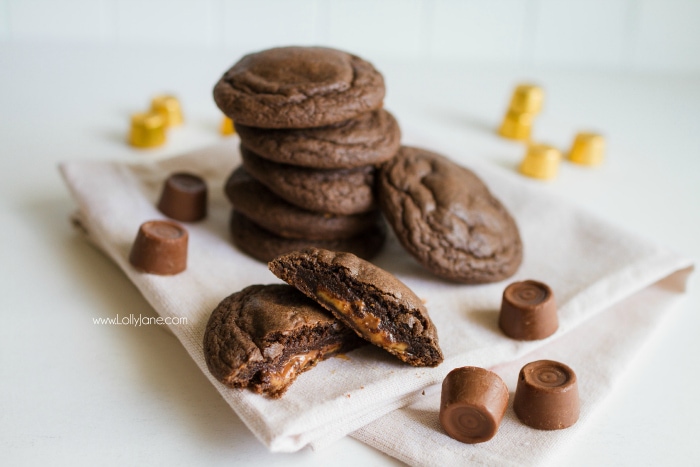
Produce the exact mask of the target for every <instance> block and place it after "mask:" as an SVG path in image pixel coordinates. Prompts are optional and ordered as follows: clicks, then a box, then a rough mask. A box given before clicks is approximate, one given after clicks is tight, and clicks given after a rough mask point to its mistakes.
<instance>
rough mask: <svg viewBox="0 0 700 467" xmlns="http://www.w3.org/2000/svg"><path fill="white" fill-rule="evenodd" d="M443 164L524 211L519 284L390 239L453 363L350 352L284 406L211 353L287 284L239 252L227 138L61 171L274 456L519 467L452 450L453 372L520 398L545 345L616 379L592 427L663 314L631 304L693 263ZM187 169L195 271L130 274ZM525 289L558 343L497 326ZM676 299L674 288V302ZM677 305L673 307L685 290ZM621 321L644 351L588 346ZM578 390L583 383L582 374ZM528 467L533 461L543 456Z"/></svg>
mask: <svg viewBox="0 0 700 467" xmlns="http://www.w3.org/2000/svg"><path fill="white" fill-rule="evenodd" d="M446 155H448V156H450V157H452V158H453V159H455V160H456V161H457V162H460V163H463V164H465V165H467V166H468V167H469V168H471V169H473V170H474V171H475V172H476V173H477V174H478V175H479V176H480V177H481V178H482V179H483V180H484V181H485V182H486V184H487V185H488V186H489V188H490V189H491V191H492V193H493V194H494V195H495V196H496V197H498V198H499V199H500V200H501V201H502V202H503V204H504V205H505V206H506V207H507V208H508V209H509V211H510V212H511V213H512V214H513V216H514V218H515V219H516V221H517V223H518V225H519V228H520V231H521V235H522V238H523V244H524V261H523V264H522V266H521V267H520V269H519V271H518V273H517V274H516V275H515V276H514V277H512V278H510V279H509V280H508V281H504V282H500V283H494V284H486V285H479V286H469V285H463V284H454V283H449V282H445V281H443V280H441V279H439V278H436V277H434V276H432V275H431V274H430V273H429V272H427V271H425V270H424V269H423V268H422V267H421V266H420V265H419V264H418V263H417V262H416V261H415V260H413V258H412V257H411V256H410V255H409V254H408V253H406V252H405V251H404V250H403V249H402V248H401V247H400V245H399V244H398V242H397V241H396V239H395V238H393V237H391V236H390V237H389V238H388V241H387V244H386V246H385V248H384V249H383V251H382V253H381V254H380V255H379V256H378V257H377V258H375V259H374V260H373V262H374V263H375V264H377V265H378V266H380V267H382V268H384V269H386V270H388V271H390V272H392V273H393V274H395V275H396V276H397V277H399V279H401V280H402V281H403V282H405V283H406V284H407V285H408V286H409V287H410V288H412V289H413V290H414V291H415V292H416V293H417V295H418V296H419V297H421V298H423V299H424V300H425V301H426V306H427V308H428V311H429V312H430V315H431V318H432V320H433V322H434V323H435V325H436V328H437V330H438V334H439V337H440V345H441V347H442V349H443V352H444V354H445V361H444V362H443V363H442V364H441V365H440V366H439V367H437V368H414V367H411V366H408V365H406V364H403V363H402V362H400V361H399V360H397V359H395V358H394V357H392V356H391V355H389V354H388V353H386V352H384V351H382V350H380V349H378V348H376V347H374V346H366V347H364V348H361V349H357V350H355V351H352V352H350V353H348V354H347V358H332V359H329V360H327V361H324V362H321V363H319V364H318V366H317V367H315V368H314V369H313V370H311V371H309V372H306V373H304V374H302V375H301V376H300V377H299V378H298V379H297V381H296V382H295V383H294V384H293V385H292V386H291V388H290V389H289V390H288V392H287V393H286V394H285V395H284V396H283V397H282V398H281V399H278V400H270V399H267V398H265V397H262V396H260V395H258V394H254V393H252V392H250V391H247V390H232V389H229V388H227V387H225V386H223V385H222V384H221V383H219V382H218V381H216V380H215V379H214V378H213V377H212V376H211V375H210V374H209V371H208V369H207V367H206V364H205V362H204V356H203V352H202V337H203V333H204V329H205V326H206V323H207V321H208V319H209V315H210V314H211V311H212V310H213V309H214V308H215V307H216V305H217V304H218V303H219V302H220V301H221V300H222V299H223V298H225V297H226V296H228V295H230V294H231V293H233V292H236V291H238V290H240V289H242V288H244V287H246V286H248V285H251V284H256V283H259V284H267V283H275V282H279V280H278V279H277V278H276V277H275V276H274V275H273V274H272V273H271V272H269V271H268V269H267V265H265V264H262V263H260V262H257V261H256V260H253V259H251V258H249V257H248V256H246V255H245V254H243V253H241V252H240V251H238V250H237V249H236V247H235V246H233V245H232V243H231V241H230V237H229V231H228V218H229V214H230V209H231V206H230V203H229V202H228V200H227V199H226V198H225V196H224V194H223V186H224V183H225V180H226V178H227V177H228V175H229V174H230V173H231V171H232V170H233V169H234V168H235V167H236V166H237V165H238V164H239V163H240V154H239V152H238V139H237V138H235V137H233V138H229V139H228V140H227V141H226V142H224V143H222V144H219V145H216V146H213V147H210V148H205V149H203V150H199V151H194V152H192V153H188V154H185V155H183V156H180V157H175V158H171V159H166V160H161V161H151V162H144V163H139V164H126V163H104V162H85V161H81V162H67V163H64V164H61V166H60V170H61V173H62V175H63V177H64V179H65V182H66V184H67V186H68V188H69V190H70V192H71V194H72V196H73V197H74V199H75V201H76V203H77V204H78V211H77V213H76V216H75V224H76V225H77V226H80V229H81V231H84V232H85V233H86V234H87V237H88V238H89V239H90V240H91V241H92V242H93V243H94V244H95V245H97V246H98V247H99V248H100V249H101V250H103V251H104V252H105V253H106V254H107V255H108V256H109V257H110V258H111V259H112V260H113V261H114V262H115V263H116V264H117V265H118V266H119V267H120V268H121V269H122V270H123V271H124V273H125V274H126V275H127V276H128V277H129V278H130V280H132V281H133V282H134V284H135V285H136V286H137V287H138V288H139V290H140V291H141V292H142V293H143V295H144V297H145V298H146V299H147V300H148V301H149V303H150V304H151V305H152V306H153V308H154V309H155V310H156V312H157V313H158V314H159V315H161V316H163V317H178V318H187V323H186V324H178V325H172V326H170V329H171V330H172V332H173V333H174V334H175V335H176V336H177V338H178V339H179V340H180V342H181V343H182V345H183V346H184V347H185V348H186V350H187V352H188V353H189V354H190V356H191V357H192V358H193V359H194V361H195V362H196V363H197V365H199V367H200V368H201V370H202V371H203V372H204V374H205V375H206V376H207V377H208V378H209V379H210V381H211V382H212V384H214V386H216V388H217V389H218V390H219V392H220V393H221V395H222V397H223V398H224V399H225V400H226V401H227V402H228V404H229V405H230V406H231V407H232V408H233V410H234V411H235V412H236V414H237V415H238V416H239V417H240V418H241V419H242V420H243V421H244V423H245V424H246V425H247V426H248V428H249V429H250V430H251V431H252V432H253V433H254V434H255V435H256V436H257V438H258V439H260V441H261V442H263V443H264V444H265V445H266V446H267V447H268V448H269V449H270V450H272V451H280V452H291V451H296V450H298V449H301V448H303V447H304V446H307V445H311V446H313V447H316V448H319V447H323V446H325V445H327V444H329V443H331V442H333V441H335V440H337V439H339V438H341V437H343V436H345V435H347V434H349V433H351V432H355V433H353V436H355V437H357V438H358V439H360V440H362V441H364V442H367V443H369V444H371V445H373V446H375V447H377V448H378V449H381V450H383V451H385V452H387V453H389V454H391V455H393V456H395V457H398V458H399V459H402V460H404V461H405V462H408V463H411V464H416V465H427V464H433V465H434V464H435V461H436V458H435V457H433V455H434V454H435V450H434V449H432V448H433V447H436V446H439V447H441V448H444V447H445V446H450V447H449V449H448V450H446V451H445V452H443V453H441V455H444V456H445V457H444V463H443V465H450V463H454V462H463V461H464V460H475V461H477V460H479V459H481V460H483V459H486V460H484V463H489V462H490V461H489V459H495V460H499V461H500V460H501V459H503V460H504V462H505V461H506V460H508V459H515V461H514V462H516V463H517V459H518V458H517V457H511V456H510V455H509V454H507V451H503V450H500V451H499V450H489V452H491V451H493V452H494V454H493V455H498V457H494V458H491V457H488V456H489V455H490V454H479V453H478V452H477V453H476V454H475V453H474V450H473V449H471V448H470V447H467V448H465V445H463V444H461V443H458V444H459V446H455V445H454V443H455V442H453V440H451V438H449V437H447V436H446V435H445V434H444V432H443V431H442V429H441V428H440V427H439V424H436V423H437V416H436V411H437V408H438V404H439V385H440V383H441V382H442V379H443V378H444V377H445V375H446V374H447V373H448V372H449V371H450V370H452V369H453V368H455V367H459V366H465V365H472V366H481V367H485V368H495V369H496V371H498V372H500V373H502V374H503V376H504V380H505V381H506V383H508V385H509V388H510V389H511V391H513V390H514V388H515V386H514V384H513V381H514V379H513V378H514V377H513V376H512V374H511V373H512V372H513V371H515V375H516V376H517V371H518V370H519V366H518V365H519V364H520V363H521V361H524V360H521V359H523V358H525V359H528V358H531V356H534V355H535V354H534V353H533V352H538V351H539V350H538V349H540V348H542V349H541V350H542V351H543V352H544V353H545V354H546V355H547V357H548V358H553V359H557V358H560V359H561V360H562V361H564V362H565V363H567V364H569V365H570V366H572V367H573V368H574V370H577V371H579V372H580V371H582V370H584V373H583V374H584V375H585V376H588V371H590V372H592V373H594V376H600V375H599V374H598V373H596V371H597V370H600V372H602V373H604V374H605V375H608V376H609V377H608V376H606V378H607V379H605V381H606V382H605V384H604V385H603V386H601V387H604V388H605V389H602V390H597V389H596V387H597V386H596V387H592V388H591V390H590V391H589V390H588V389H587V388H586V389H585V390H582V391H581V392H582V399H583V405H582V420H583V419H586V418H588V416H589V414H590V413H593V409H594V408H595V406H596V405H597V403H598V401H599V400H600V399H601V398H602V395H604V394H605V393H607V391H608V390H609V387H610V385H611V384H612V382H613V380H614V379H615V378H614V373H615V371H617V370H618V369H619V364H620V363H621V362H623V361H624V358H623V357H624V356H625V355H629V354H630V352H633V349H635V348H636V346H637V344H639V343H640V342H642V341H643V340H644V338H645V337H646V336H647V335H648V333H649V331H650V330H651V329H652V328H653V327H654V326H653V323H655V322H656V320H657V319H659V318H660V316H661V315H663V313H661V312H658V313H656V312H655V311H649V313H648V314H647V315H643V316H642V315H639V316H638V315H637V313H638V310H637V309H635V310H632V311H630V310H627V308H624V309H620V310H618V308H619V307H620V306H621V303H622V302H623V300H625V299H630V300H631V299H636V298H635V297H638V296H639V294H642V293H646V292H643V291H645V289H652V290H657V288H658V287H660V286H658V285H657V286H653V287H652V285H653V284H656V283H660V284H664V283H665V282H659V281H663V279H665V278H667V277H669V276H673V275H674V273H676V272H678V271H681V270H684V269H687V268H690V267H691V265H692V264H691V262H690V261H688V260H687V259H685V258H683V257H681V256H679V255H677V254H674V253H672V252H670V251H668V250H666V249H664V248H661V247H659V246H657V245H655V244H652V243H649V242H648V241H646V240H644V239H642V238H640V237H638V236H636V235H633V234H630V233H628V232H625V231H623V230H620V229H618V228H616V227H615V226H613V225H610V224H608V223H606V222H603V221H601V220H599V219H597V218H595V217H594V216H592V215H590V214H588V213H586V212H584V211H581V210H580V209H577V208H574V207H571V206H569V205H567V204H566V203H563V202H561V201H560V200H557V199H554V198H552V197H551V196H548V195H547V194H545V193H542V192H541V191H539V190H536V189H533V188H532V187H530V186H527V185H526V184H523V183H521V182H520V181H519V180H517V179H516V178H514V177H510V176H508V174H504V173H503V172H502V171H498V170H494V169H493V168H490V167H482V166H479V165H478V164H477V163H473V162H469V163H467V159H466V158H465V157H464V156H463V155H461V154H459V153H456V154H449V153H448V154H446ZM177 171H187V172H191V173H195V174H198V175H200V176H201V177H203V178H204V179H205V180H206V181H207V184H208V187H209V214H208V216H207V218H206V219H205V220H204V221H201V222H198V223H186V224H184V225H185V227H186V228H187V230H188V232H189V236H190V238H189V253H188V267H187V270H186V271H184V272H183V273H180V274H178V275H176V276H156V275H152V274H145V273H141V272H139V271H137V270H135V269H134V268H133V267H132V266H131V265H130V264H129V261H128V255H129V250H130V248H131V243H132V242H133V240H134V238H135V236H136V233H137V231H138V228H139V225H140V224H141V223H143V222H145V221H147V220H152V219H162V218H164V216H163V215H162V214H161V213H160V212H159V211H158V210H157V209H156V208H155V204H156V202H157V199H158V196H159V194H160V190H161V187H162V184H163V182H164V181H165V179H166V178H167V177H168V175H169V174H171V173H173V172H177ZM674 277H676V281H677V282H678V283H679V284H680V283H684V279H683V276H682V275H681V276H674ZM524 279H537V280H540V281H543V282H546V283H547V284H549V285H550V286H551V288H552V289H553V291H554V293H555V297H556V300H557V303H558V304H559V318H560V328H559V330H558V331H557V333H555V334H554V336H552V337H550V338H548V339H544V340H542V341H535V342H518V341H513V340H511V339H508V338H507V337H505V336H504V335H503V334H502V333H501V332H500V331H499V329H498V325H497V318H498V311H499V308H500V300H501V295H502V293H503V289H504V288H505V286H506V285H507V284H508V283H510V282H512V281H516V280H524ZM666 292H668V291H667V290H666V289H664V296H666V295H667V294H666ZM668 294H671V296H674V297H675V296H676V295H677V292H668ZM649 303H651V302H649ZM664 303H665V302H664ZM616 304H617V305H616ZM614 305H616V306H614ZM642 305H645V306H643V307H639V308H640V309H642V308H643V309H647V308H648V307H647V306H646V305H647V303H646V302H642ZM649 306H651V305H649ZM658 309H659V307H656V308H654V310H656V311H658ZM603 311H605V313H601V312H603ZM640 313H641V312H640ZM618 315H620V316H623V315H624V316H623V317H622V318H619V320H618V321H615V322H614V323H613V324H614V325H616V326H619V323H620V322H621V321H624V322H625V329H626V330H627V332H628V333H637V334H638V335H639V336H638V338H637V339H636V340H634V341H627V340H625V339H623V340H624V342H626V344H625V345H623V346H622V347H623V348H622V350H620V349H618V347H616V346H615V345H616V344H619V343H620V342H622V340H620V341H619V342H611V344H610V346H607V347H606V346H605V345H601V344H600V343H599V345H595V342H592V340H593V339H590V340H587V339H586V337H585V336H586V335H592V336H593V335H595V336H598V335H599V336H598V338H599V339H603V341H604V342H610V341H611V340H612V341H615V334H614V333H613V332H611V331H610V328H608V326H612V325H613V324H610V323H608V321H611V320H613V318H612V317H615V316H618ZM177 322H180V323H182V320H178V321H177ZM599 323H600V324H599ZM606 323H607V324H606ZM650 323H652V324H650ZM594 331H595V332H594ZM605 331H608V332H605ZM591 333H592V334H591ZM571 336H583V337H577V340H576V342H578V341H579V340H580V341H581V345H582V346H584V347H585V346H586V345H587V346H588V347H585V348H586V349H587V350H586V351H585V352H579V353H576V352H575V351H573V350H572V345H571V344H569V337H571ZM572 342H573V340H572ZM614 344H615V345H614ZM576 345H578V344H576ZM620 345H622V344H620ZM584 347H581V348H584ZM555 348H557V349H561V350H560V351H559V352H560V353H557V352H554V351H551V352H550V350H549V349H555ZM616 349H617V350H616ZM545 350H546V351H545ZM618 351H619V353H620V355H622V356H621V357H620V358H619V359H615V362H617V363H615V364H610V365H608V364H607V362H608V360H607V358H608V353H609V352H612V353H615V352H618ZM580 354H586V355H587V356H588V359H587V360H585V361H580V360H576V358H577V355H579V356H580ZM600 356H606V359H600V358H598V357H600ZM603 361H605V362H606V363H601V362H603ZM579 362H580V363H579ZM616 365H617V366H616ZM516 367H517V369H515V368H516ZM577 367H578V368H577ZM580 379H581V380H582V381H583V380H586V378H584V377H583V376H581V377H580ZM608 380H609V382H608ZM509 381H510V382H509ZM586 384H588V383H586ZM511 395H512V394H511ZM397 409H400V410H397ZM513 417H514V416H513V415H512V410H511V409H509V412H508V413H507V415H506V419H505V420H504V425H503V427H502V428H501V431H502V432H503V433H501V434H499V435H498V437H497V438H495V439H494V441H492V442H490V443H499V442H501V443H506V444H508V445H509V446H517V445H518V443H524V442H527V440H528V439H532V443H531V445H534V444H536V443H549V442H551V443H555V442H557V440H558V439H560V438H563V437H566V436H570V435H569V434H568V433H575V430H576V428H574V429H570V430H564V432H566V433H564V432H562V433H564V434H563V435H562V434H559V433H556V434H554V435H553V437H552V438H546V437H543V436H542V433H548V432H537V431H535V430H530V429H527V428H526V427H524V426H521V425H518V423H517V420H515V419H513ZM397 426H400V427H401V430H397V429H396V427H397ZM363 427H364V428H363ZM509 431H514V432H517V433H515V434H514V435H513V436H517V438H512V439H511V437H510V436H509V435H508V434H507V433H508V432H509ZM543 439H544V441H536V440H543ZM546 439H550V440H551V439H554V440H555V441H546ZM498 440H502V441H498ZM450 443H452V444H450ZM533 443H534V444H533ZM496 445H497V444H489V446H496ZM465 449H466V450H465ZM421 450H423V454H421V453H420V451H421ZM482 451H483V450H482ZM425 453H428V454H429V455H430V458H429V459H428V458H426V457H425V455H426V454H425ZM472 456H475V457H472ZM483 456H486V457H483ZM523 459H524V461H525V462H526V463H527V462H529V461H531V460H532V459H533V458H527V459H525V458H523ZM438 463H440V462H438Z"/></svg>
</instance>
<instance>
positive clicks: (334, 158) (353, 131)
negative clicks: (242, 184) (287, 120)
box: [236, 109, 401, 169]
mask: <svg viewBox="0 0 700 467" xmlns="http://www.w3.org/2000/svg"><path fill="white" fill-rule="evenodd" d="M236 133H238V135H239V136H240V137H241V144H243V146H245V147H246V148H248V149H250V150H251V151H253V152H254V153H255V154H257V155H259V156H260V157H264V158H265V159H268V160H271V161H274V162H279V163H282V164H291V165H297V166H302V167H311V168H315V169H349V168H352V167H359V166H362V165H370V164H374V165H377V164H379V163H381V162H384V161H385V160H387V159H389V158H391V157H392V156H393V155H394V154H396V151H398V149H399V145H400V144H401V130H400V128H399V124H398V123H397V122H396V119H394V117H393V116H392V115H391V114H390V113H389V112H387V111H386V110H383V109H378V110H374V111H371V112H365V113H363V114H362V115H359V116H358V117H355V118H352V119H350V120H346V121H344V122H341V123H337V124H335V125H329V126H325V127H320V128H307V129H296V130H269V129H264V128H255V127H250V126H245V125H241V124H240V123H238V122H236Z"/></svg>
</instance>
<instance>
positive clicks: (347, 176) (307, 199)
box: [241, 146, 377, 216]
mask: <svg viewBox="0 0 700 467" xmlns="http://www.w3.org/2000/svg"><path fill="white" fill-rule="evenodd" d="M241 157H242V158H243V166H244V167H245V169H246V170H247V171H248V173H249V174H250V175H252V176H253V177H254V178H255V179H256V180H258V181H259V182H260V183H262V184H263V185H265V186H266V187H267V188H269V189H270V191H272V192H273V193H275V194H276V195H277V196H279V197H281V198H284V199H285V200H286V201H288V202H290V203H292V204H294V205H296V206H298V207H300V208H302V209H306V210H309V211H317V212H320V213H329V214H339V215H345V216H349V215H351V214H359V213H363V212H368V211H372V210H374V209H376V208H377V203H376V200H375V196H374V174H375V168H374V167H372V166H371V165H365V166H362V167H356V168H354V169H336V170H316V169H309V168H306V167H296V166H293V165H288V164H278V163H277V162H272V161H268V160H267V159H264V158H262V157H260V156H258V155H257V154H254V153H253V152H251V151H250V150H248V149H246V148H245V147H243V146H241Z"/></svg>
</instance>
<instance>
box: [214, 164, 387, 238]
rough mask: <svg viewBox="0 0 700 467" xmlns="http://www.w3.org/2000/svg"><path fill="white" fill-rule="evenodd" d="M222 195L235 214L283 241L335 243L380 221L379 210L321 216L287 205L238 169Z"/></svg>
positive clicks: (242, 169) (244, 171)
mask: <svg viewBox="0 0 700 467" xmlns="http://www.w3.org/2000/svg"><path fill="white" fill-rule="evenodd" d="M225 191H226V196H227V197H228V199H229V200H230V201H231V203H233V206H234V207H235V208H236V211H238V212H240V213H242V214H244V215H245V216H246V217H247V218H248V219H250V220H252V221H253V222H255V223H256V224H258V225H259V226H260V227H263V228H264V229H266V230H269V231H270V232H272V233H273V234H275V235H279V236H280V237H285V238H301V239H307V240H335V239H339V238H349V237H353V236H355V235H357V234H359V233H361V232H364V231H366V230H369V229H370V228H371V227H372V226H374V225H376V224H377V222H379V220H380V216H381V213H380V211H379V210H375V211H369V212H366V213H361V214H353V215H351V216H338V215H334V214H321V213H318V212H313V211H307V210H305V209H301V208H299V207H297V206H294V205H293V204H289V203H288V202H286V201H285V200H283V199H282V198H280V197H279V196H277V195H276V194H274V193H273V192H271V191H270V190H268V189H267V187H266V186H265V185H263V184H262V183H260V182H259V181H257V180H255V179H254V178H253V177H251V176H250V174H248V172H246V170H245V168H244V167H242V166H240V167H238V168H237V169H236V170H234V171H233V173H232V174H231V176H230V177H229V179H228V181H227V182H226V186H225Z"/></svg>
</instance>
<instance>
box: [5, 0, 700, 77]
mask: <svg viewBox="0 0 700 467" xmlns="http://www.w3.org/2000/svg"><path fill="white" fill-rule="evenodd" d="M699 23H700V1H698V0H434V1H431V0H379V1H377V0H328V1H326V0H292V1H289V0H258V1H250V0H0V41H7V42H23V41H33V42H36V41H38V42H51V43H56V42H66V43H72V44H75V43H90V44H102V45H112V44H121V45H124V44H131V45H168V46H180V47H181V46H188V47H205V48H229V49H231V48H233V49H240V50H246V51H253V50H258V49H263V48H267V47H271V46H274V45H280V44H298V45H307V44H322V45H330V46H333V47H339V48H343V49H347V50H352V51H353V52H355V53H357V54H359V55H362V56H365V57H368V58H370V59H375V60H376V59H377V58H405V59H414V60H426V59H435V60H449V61H452V62H454V61H458V62H463V63H473V62H488V63H500V64H508V65H515V64H520V65H522V64H526V65H547V66H551V65H555V66H585V67H594V68H596V69H600V68H605V69H611V70H655V71H674V72H688V71H690V72H698V71H700V27H698V26H699Z"/></svg>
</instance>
